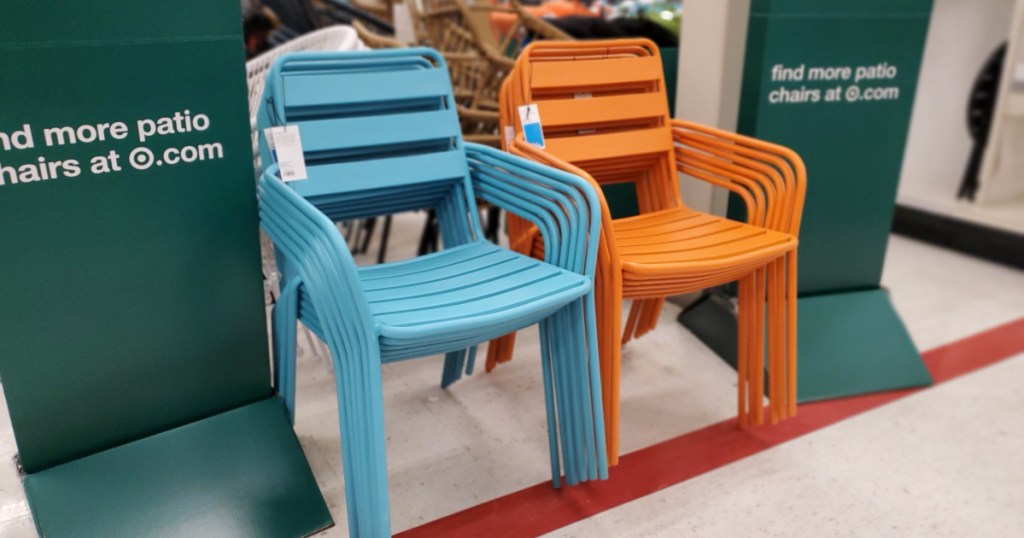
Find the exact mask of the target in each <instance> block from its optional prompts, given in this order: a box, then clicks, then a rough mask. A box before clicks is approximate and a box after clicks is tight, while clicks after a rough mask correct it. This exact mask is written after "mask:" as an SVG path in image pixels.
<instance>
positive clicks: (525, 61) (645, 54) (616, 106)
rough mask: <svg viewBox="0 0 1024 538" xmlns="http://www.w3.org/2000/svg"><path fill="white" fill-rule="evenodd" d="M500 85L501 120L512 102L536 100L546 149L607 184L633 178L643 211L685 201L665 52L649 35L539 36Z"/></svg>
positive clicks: (507, 119)
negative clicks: (677, 163) (680, 188)
mask: <svg viewBox="0 0 1024 538" xmlns="http://www.w3.org/2000/svg"><path fill="white" fill-rule="evenodd" d="M513 78H514V79H515V80H513V81H511V83H510V84H509V85H507V87H506V88H503V92H505V93H506V94H507V95H506V96H505V97H506V99H505V101H506V104H505V105H503V110H502V118H503V124H504V125H513V122H515V123H514V125H516V126H518V127H520V128H521V126H519V125H518V120H517V116H518V114H517V113H516V111H515V109H514V106H511V105H512V104H513V103H515V104H525V103H536V104H537V108H538V112H539V113H540V118H541V121H542V124H543V129H544V138H545V143H546V148H545V149H546V151H548V152H549V153H551V154H553V155H555V156H556V157H559V158H561V159H563V160H565V161H568V162H570V163H572V164H575V165H577V166H579V167H580V168H582V169H584V170H586V171H587V172H588V173H590V174H591V175H592V176H593V177H594V179H595V180H597V181H598V182H599V183H602V184H610V183H624V182H629V183H634V184H636V187H637V194H638V198H639V202H640V206H641V207H640V209H641V211H642V212H647V211H653V210H658V209H663V208H666V207H674V206H676V205H678V204H681V203H682V202H681V200H679V195H678V186H677V185H676V172H675V168H674V163H675V159H674V155H673V143H672V132H671V118H670V116H669V112H668V98H667V96H666V93H665V81H664V74H663V71H662V64H661V57H660V55H659V54H658V48H657V46H655V45H654V43H652V42H650V41H648V40H645V39H624V40H614V41H575V42H562V41H537V42H534V43H532V44H531V45H530V46H528V47H527V48H526V49H525V50H524V51H523V54H522V55H521V56H520V59H519V61H518V63H517V66H516V71H515V76H514V77H513Z"/></svg>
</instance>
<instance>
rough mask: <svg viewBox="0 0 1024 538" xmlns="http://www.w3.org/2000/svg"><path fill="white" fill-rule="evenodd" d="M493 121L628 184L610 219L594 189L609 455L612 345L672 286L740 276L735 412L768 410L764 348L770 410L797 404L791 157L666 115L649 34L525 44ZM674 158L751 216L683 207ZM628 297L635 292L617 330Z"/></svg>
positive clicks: (528, 234) (518, 232) (795, 176)
mask: <svg viewBox="0 0 1024 538" xmlns="http://www.w3.org/2000/svg"><path fill="white" fill-rule="evenodd" d="M527 103H531V104H536V105H537V109H538V112H539V115H540V118H541V121H542V126H543V131H544V138H545V144H546V147H545V149H540V148H538V147H536V146H533V145H531V144H529V143H527V142H526V141H525V140H524V139H523V135H522V128H521V126H520V125H519V124H518V113H517V108H518V107H519V106H520V105H523V104H527ZM501 121H502V127H503V128H504V127H506V126H508V127H512V126H514V127H516V128H517V129H516V131H515V132H516V133H517V134H516V135H515V137H514V138H513V139H508V138H506V139H505V140H503V143H504V147H505V149H507V150H509V151H511V152H512V153H515V154H518V155H522V156H525V157H528V158H531V159H533V160H536V161H539V162H543V163H545V164H548V165H551V166H555V167H558V168H561V169H563V170H567V171H570V172H572V173H575V174H578V175H580V176H581V177H583V178H585V179H587V180H588V181H589V182H591V184H593V185H594V186H595V187H598V188H599V187H600V186H601V185H607V184H613V183H624V182H628V183H632V184H633V185H635V187H636V192H637V199H638V205H639V209H640V214H639V215H636V216H632V217H628V218H622V219H612V218H611V216H610V214H609V213H608V207H607V203H606V202H605V200H604V197H603V196H602V198H601V200H602V209H603V221H602V237H601V241H600V251H599V255H598V269H597V276H596V281H595V289H596V298H597V313H598V333H599V344H598V345H599V348H600V355H601V370H602V371H601V378H602V384H603V386H602V389H603V391H604V393H603V399H604V406H605V419H606V422H607V429H606V431H607V443H608V455H609V463H611V464H615V463H616V462H617V461H618V445H619V443H618V432H619V362H620V348H621V345H622V344H623V343H625V342H627V341H629V340H630V339H631V338H633V337H638V336H641V335H643V334H644V333H646V332H648V331H650V330H651V329H653V328H654V327H655V324H656V323H657V319H658V314H659V312H660V310H661V306H662V304H663V302H664V300H665V298H666V297H668V296H671V295H678V294H683V293H689V292H694V291H698V290H701V289H704V288H708V287H711V286H718V285H721V284H725V283H728V282H734V281H738V283H739V293H738V295H739V296H738V299H739V320H738V324H739V335H738V338H739V341H738V350H739V352H738V375H739V382H738V391H737V393H738V394H737V401H738V408H739V411H738V422H739V425H740V426H747V425H760V424H763V423H764V411H763V404H762V402H763V399H764V395H765V376H764V373H765V361H766V358H767V370H768V376H769V382H770V385H771V386H770V387H769V390H770V393H771V395H772V398H771V402H770V405H769V417H770V420H771V422H772V423H775V422H776V421H778V420H780V419H784V418H788V417H791V416H793V415H794V414H795V413H796V290H797V286H796V252H797V235H798V232H799V229H800V216H801V212H802V209H803V201H804V194H805V171H804V166H803V162H802V161H801V159H800V157H799V156H798V155H796V154H795V153H794V152H793V151H791V150H789V149H787V148H784V147H782V146H778V145H775V144H771V143H769V142H764V141H761V140H757V139H754V138H750V137H746V136H742V135H737V134H734V133H729V132H726V131H722V130H720V129H715V128H712V127H707V126H703V125H699V124H695V123H691V122H686V121H681V120H672V119H671V118H670V117H669V114H668V99H667V96H666V94H665V82H664V79H663V71H662V65H661V58H660V57H659V54H658V49H657V47H656V46H655V45H654V43H652V42H650V41H648V40H644V39H624V40H609V41H586V42H560V41H544V42H537V43H533V44H531V45H530V46H529V47H527V48H526V50H525V51H524V52H523V54H522V55H520V57H519V59H518V61H517V63H516V67H515V69H514V70H513V71H512V73H511V74H510V75H509V77H508V78H507V79H506V81H505V84H504V85H503V86H502V91H501ZM678 172H683V173H685V174H687V175H689V176H691V177H693V178H696V179H699V180H703V181H707V182H708V183H711V184H712V185H715V186H717V187H721V188H724V189H728V190H729V191H730V192H732V193H733V194H734V195H736V196H738V197H740V198H741V199H742V200H743V202H744V203H745V205H746V208H747V220H746V222H737V221H733V220H729V219H726V218H722V217H718V216H714V215H709V214H706V213H702V212H699V211H695V210H692V209H690V208H688V207H686V205H685V204H684V203H683V200H682V198H681V196H680V193H679V185H678ZM598 190H599V191H600V189H598ZM508 229H509V239H510V244H511V246H512V248H514V249H516V250H518V251H520V252H523V253H529V254H531V255H533V256H537V257H543V241H542V240H541V238H540V236H539V234H538V233H537V231H536V229H535V228H533V227H531V226H530V225H529V223H527V222H525V221H523V220H522V219H519V218H516V217H514V216H513V215H509V226H508ZM623 299H632V300H633V303H632V306H631V309H630V313H629V316H628V318H627V319H626V324H625V329H624V331H623V326H622V319H621V317H622V315H621V311H622V301H623ZM766 326H767V332H766V331H765V328H766ZM620 331H622V332H620ZM513 338H514V335H508V336H506V337H503V338H501V339H498V340H495V341H493V342H492V344H491V346H489V349H488V357H487V367H488V369H491V368H493V367H494V366H495V364H497V363H499V362H503V361H506V360H509V359H510V358H511V354H512V347H513V342H514V340H513ZM766 352H767V353H766Z"/></svg>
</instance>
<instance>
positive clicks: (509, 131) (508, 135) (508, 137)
mask: <svg viewBox="0 0 1024 538" xmlns="http://www.w3.org/2000/svg"><path fill="white" fill-rule="evenodd" d="M515 138H516V128H515V127H513V126H511V125H506V126H505V148H511V147H512V141H513V140H515Z"/></svg>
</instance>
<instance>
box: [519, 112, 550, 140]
mask: <svg viewBox="0 0 1024 538" xmlns="http://www.w3.org/2000/svg"><path fill="white" fill-rule="evenodd" d="M519 123H520V124H521V125H522V126H523V138H525V139H526V141H527V142H529V143H530V144H533V145H534V146H537V147H538V148H541V149H544V128H543V127H541V124H540V112H538V111H537V105H536V104H529V105H523V106H521V107H519Z"/></svg>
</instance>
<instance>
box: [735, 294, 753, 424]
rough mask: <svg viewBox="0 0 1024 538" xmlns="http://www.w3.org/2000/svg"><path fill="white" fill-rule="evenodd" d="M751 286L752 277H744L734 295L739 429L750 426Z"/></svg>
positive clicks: (737, 419) (737, 417) (737, 418)
mask: <svg viewBox="0 0 1024 538" xmlns="http://www.w3.org/2000/svg"><path fill="white" fill-rule="evenodd" d="M752 285H753V276H745V277H743V278H742V279H740V281H739V286H738V289H737V293H736V295H737V299H738V301H739V312H738V314H737V320H736V325H737V331H736V339H737V342H736V350H737V352H736V375H737V382H736V393H737V402H736V408H737V412H736V421H737V424H738V425H739V427H740V428H746V427H747V426H748V425H749V424H750V332H751V331H750V317H751V315H752V313H753V312H752V309H751V308H750V306H749V302H750V295H751V289H750V288H751V286H752Z"/></svg>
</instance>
